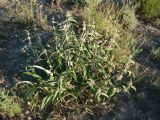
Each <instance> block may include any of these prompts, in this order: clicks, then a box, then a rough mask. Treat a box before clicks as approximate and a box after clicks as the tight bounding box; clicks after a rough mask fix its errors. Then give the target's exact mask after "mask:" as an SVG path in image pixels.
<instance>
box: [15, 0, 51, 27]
mask: <svg viewBox="0 0 160 120" xmlns="http://www.w3.org/2000/svg"><path fill="white" fill-rule="evenodd" d="M15 4H16V5H15V6H16V12H17V14H16V15H13V16H15V17H16V20H17V21H20V22H22V23H27V22H29V21H30V22H35V23H36V24H38V25H39V26H41V27H42V28H44V29H47V27H48V23H47V18H46V16H45V15H44V13H43V10H42V9H43V6H42V5H39V4H38V3H36V0H27V1H25V0H17V1H16V3H15Z"/></svg>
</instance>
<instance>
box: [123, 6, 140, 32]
mask: <svg viewBox="0 0 160 120" xmlns="http://www.w3.org/2000/svg"><path fill="white" fill-rule="evenodd" d="M121 16H122V24H123V25H124V26H125V27H127V28H128V29H129V30H134V29H135V28H136V26H137V25H138V20H137V17H136V15H135V7H133V6H129V5H127V4H126V5H124V6H123V8H122V9H121Z"/></svg>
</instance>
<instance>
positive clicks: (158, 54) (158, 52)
mask: <svg viewBox="0 0 160 120" xmlns="http://www.w3.org/2000/svg"><path fill="white" fill-rule="evenodd" d="M151 55H152V57H153V58H154V60H155V61H158V62H160V48H158V49H154V50H152V51H151Z"/></svg>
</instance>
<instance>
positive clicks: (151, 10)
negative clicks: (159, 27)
mask: <svg viewBox="0 0 160 120" xmlns="http://www.w3.org/2000/svg"><path fill="white" fill-rule="evenodd" d="M140 4H141V6H140V7H141V9H142V11H143V13H144V16H145V17H146V18H148V19H151V18H154V17H157V16H160V12H159V11H160V7H159V6H160V1H159V0H140Z"/></svg>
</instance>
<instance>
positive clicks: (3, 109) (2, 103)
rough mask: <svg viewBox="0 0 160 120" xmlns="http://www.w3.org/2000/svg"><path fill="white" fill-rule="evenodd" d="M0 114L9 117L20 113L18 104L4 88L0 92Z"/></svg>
mask: <svg viewBox="0 0 160 120" xmlns="http://www.w3.org/2000/svg"><path fill="white" fill-rule="evenodd" d="M0 114H1V115H2V116H5V117H10V118H12V117H15V116H19V115H21V108H20V106H19V105H18V104H17V103H15V102H14V100H13V98H11V97H10V96H9V95H8V92H7V91H6V90H2V91H1V93H0Z"/></svg>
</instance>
